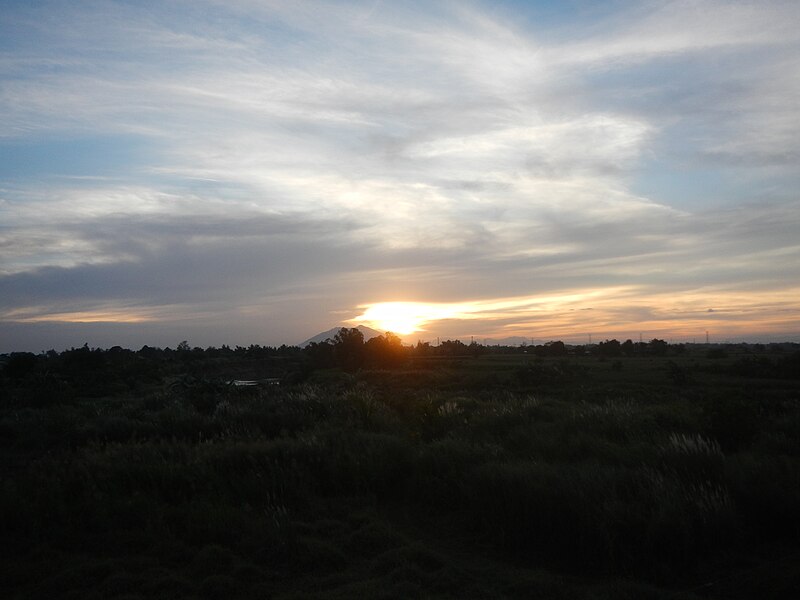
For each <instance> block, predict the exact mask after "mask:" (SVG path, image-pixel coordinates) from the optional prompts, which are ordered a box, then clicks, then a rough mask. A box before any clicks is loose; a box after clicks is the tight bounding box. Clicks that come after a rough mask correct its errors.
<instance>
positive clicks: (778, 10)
mask: <svg viewBox="0 0 800 600" xmlns="http://www.w3.org/2000/svg"><path fill="white" fill-rule="evenodd" d="M798 23H800V3H798V2H795V1H792V0H789V1H786V2H782V1H767V0H759V1H757V2H736V1H725V2H721V1H709V0H694V1H691V2H688V1H687V2H682V1H678V2H648V1H644V2H641V1H639V2H626V1H622V0H620V1H610V2H605V3H598V2H589V1H586V2H583V1H565V2H523V1H513V2H512V1H505V2H489V1H486V2H480V1H474V2H469V1H460V2H455V1H451V2H448V1H442V2H389V1H383V2H381V1H370V2H346V1H342V2H326V1H303V0H299V1H292V2H288V1H270V0H264V1H256V0H225V1H219V2H217V1H213V0H192V1H173V2H160V1H159V2H147V1H130V2H122V1H119V2H112V1H105V0H87V1H77V2H37V1H30V0H28V1H25V2H13V1H10V0H5V2H4V3H3V9H2V10H1V11H0V352H9V351H22V350H25V351H34V352H38V351H42V350H45V349H50V348H54V349H56V350H61V349H65V348H69V347H72V346H75V347H78V346H82V345H83V344H84V343H88V344H89V345H90V346H92V347H110V346H113V345H121V346H123V347H130V348H139V347H141V346H142V345H145V344H147V345H150V346H162V347H166V346H171V347H174V346H176V345H177V344H178V343H179V342H180V341H182V340H187V341H188V342H189V343H190V345H192V346H201V347H206V346H210V345H215V346H219V345H221V344H229V345H249V344H261V345H280V344H282V343H286V344H296V343H299V342H302V341H303V340H305V339H307V338H309V337H311V336H313V335H315V334H316V333H318V332H320V331H323V330H326V329H329V328H331V327H334V326H338V325H347V326H355V325H357V324H365V325H371V326H374V327H376V328H379V329H380V328H389V327H391V328H392V329H394V330H396V331H399V332H401V333H403V334H404V336H405V339H407V340H408V341H412V342H413V341H416V340H417V339H422V340H432V339H435V338H436V337H437V336H440V337H441V338H442V339H444V338H446V337H453V338H455V337H461V338H469V337H470V336H475V337H476V338H477V339H484V338H505V337H509V336H522V337H526V338H530V339H531V340H533V341H534V342H536V343H541V342H543V341H547V340H554V339H562V340H564V341H567V342H585V341H587V340H588V338H589V336H590V335H591V336H592V339H593V341H595V342H596V341H600V340H602V339H605V338H609V339H610V338H618V339H620V340H624V339H627V338H632V339H638V337H639V335H640V334H641V335H642V336H643V337H644V338H645V339H651V338H654V337H657V338H661V339H667V340H670V341H675V342H677V341H693V340H696V341H698V342H700V341H704V340H705V333H706V331H708V332H709V335H710V339H711V340H712V341H725V340H729V341H738V340H747V341H800V193H799V192H798V190H800V169H799V168H798V165H800V27H798V26H797V24H798Z"/></svg>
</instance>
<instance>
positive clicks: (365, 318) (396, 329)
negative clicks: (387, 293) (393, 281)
mask: <svg viewBox="0 0 800 600" xmlns="http://www.w3.org/2000/svg"><path fill="white" fill-rule="evenodd" d="M454 314H455V311H453V310H451V309H450V308H448V307H447V306H446V305H439V306H437V305H435V304H424V303H422V302H381V303H379V304H372V305H370V306H368V307H367V308H366V310H365V311H364V314H362V315H360V316H358V317H356V318H355V319H351V321H353V322H355V323H360V324H364V325H368V326H370V327H373V328H375V329H378V330H379V331H391V332H392V333H396V334H399V335H409V334H411V333H415V332H417V331H424V327H425V325H426V324H427V323H429V322H430V321H437V320H440V319H447V318H450V317H452V316H454Z"/></svg>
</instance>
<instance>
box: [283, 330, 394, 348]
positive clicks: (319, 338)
mask: <svg viewBox="0 0 800 600" xmlns="http://www.w3.org/2000/svg"><path fill="white" fill-rule="evenodd" d="M342 327H343V326H339V327H334V328H333V329H328V331H323V332H322V333H318V334H317V335H315V336H314V337H311V338H308V339H307V340H306V341H305V342H303V343H302V344H298V346H300V347H301V348H305V347H306V346H308V345H309V344H310V343H312V342H316V343H317V344H319V343H321V342H324V341H325V340H332V339H333V338H334V337H335V336H336V334H337V333H339V330H340V329H341V328H342ZM356 329H358V330H359V331H360V332H361V333H362V334H363V335H364V341H367V340H369V339H372V338H374V337H377V336H379V335H383V334H382V333H381V332H380V331H376V330H375V329H372V328H371V327H367V326H366V325H359V326H358V327H356Z"/></svg>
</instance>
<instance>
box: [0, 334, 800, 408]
mask: <svg viewBox="0 0 800 600" xmlns="http://www.w3.org/2000/svg"><path fill="white" fill-rule="evenodd" d="M689 347H691V348H693V352H696V347H695V346H694V345H692V346H688V347H687V346H686V345H684V344H669V343H668V342H666V341H665V340H661V339H657V338H656V339H652V340H650V341H649V342H633V341H632V340H630V339H628V340H625V341H624V342H620V341H619V340H616V339H611V340H605V341H602V342H599V343H597V344H589V345H568V344H565V343H564V342H563V341H560V340H557V341H551V342H547V343H544V344H540V345H522V346H488V345H482V344H479V343H477V342H474V341H473V342H472V343H470V344H465V343H463V342H462V341H460V340H445V341H443V342H441V343H440V344H437V345H432V344H430V343H429V342H418V343H417V344H416V345H413V346H406V345H404V344H403V343H402V342H401V340H400V338H399V337H398V336H396V335H394V334H393V333H391V332H387V333H385V334H383V335H379V336H377V337H374V338H370V339H368V340H365V339H364V335H363V334H362V332H361V331H360V330H358V329H355V328H353V329H348V328H342V329H340V330H339V332H338V333H337V334H336V335H335V336H334V337H333V338H331V339H328V340H326V341H324V342H319V343H315V342H312V343H310V344H308V345H307V346H306V347H305V348H300V347H298V346H286V345H282V346H279V347H273V346H260V345H257V344H252V345H250V346H246V347H245V346H235V347H233V348H231V347H230V346H228V345H222V346H220V347H214V346H209V347H207V348H200V347H191V346H190V345H189V343H188V342H186V341H183V342H180V343H179V344H178V345H177V346H176V347H175V348H174V349H172V348H170V347H167V348H158V347H152V346H143V347H142V348H141V349H139V350H129V349H125V348H122V347H120V346H114V347H112V348H109V349H107V350H103V349H100V348H90V347H89V346H88V345H84V346H83V347H81V348H71V349H70V350H66V351H63V352H56V351H55V350H49V351H47V352H42V353H40V354H34V353H31V352H12V353H10V354H6V355H0V385H3V386H4V387H9V386H10V387H14V386H17V387H20V386H22V387H24V388H25V389H26V393H35V391H36V390H37V389H38V390H40V391H41V393H42V394H47V393H48V392H51V391H54V390H55V391H58V392H59V394H60V395H61V397H64V396H65V395H66V396H70V395H71V394H73V393H77V394H80V395H90V396H103V395H108V394H114V393H118V392H120V391H124V390H125V389H129V390H135V389H139V388H141V387H142V386H147V385H148V384H155V383H158V382H161V381H162V380H163V379H164V378H165V377H168V376H170V375H180V374H187V373H188V374H191V375H194V376H197V377H202V378H214V377H217V378H220V377H228V378H233V377H235V376H237V375H240V376H242V377H244V378H246V377H252V376H253V375H252V372H253V371H254V370H255V371H257V372H258V373H259V374H260V376H262V377H279V378H285V379H287V380H289V381H291V382H295V383H297V382H299V381H302V380H304V378H305V376H306V375H308V374H309V373H311V372H313V371H315V370H318V369H331V368H338V369H342V370H343V371H346V372H349V373H353V372H356V371H359V370H364V369H367V370H370V369H378V370H384V369H398V368H401V367H404V366H407V365H409V364H411V363H413V362H414V361H418V360H424V359H435V358H448V357H450V358H453V357H478V356H481V355H485V354H526V355H529V356H533V357H536V358H542V359H544V358H553V357H555V358H566V357H579V356H594V357H598V358H600V359H603V358H619V357H637V356H638V357H658V356H669V355H674V356H680V355H683V354H685V353H686V352H687V348H689ZM729 353H736V354H737V355H738V358H737V359H736V360H715V361H714V364H705V365H703V366H702V369H703V370H706V371H713V372H718V373H724V374H729V375H740V376H746V377H758V378H800V350H799V349H798V345H797V344H769V345H763V344H736V345H733V344H732V345H725V346H724V347H722V346H713V347H710V348H708V349H707V350H705V358H708V359H728V358H729ZM769 355H772V356H769ZM431 364H435V363H431Z"/></svg>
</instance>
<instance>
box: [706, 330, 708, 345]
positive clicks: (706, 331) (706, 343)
mask: <svg viewBox="0 0 800 600" xmlns="http://www.w3.org/2000/svg"><path fill="white" fill-rule="evenodd" d="M707 343H708V331H706V344H707Z"/></svg>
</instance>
